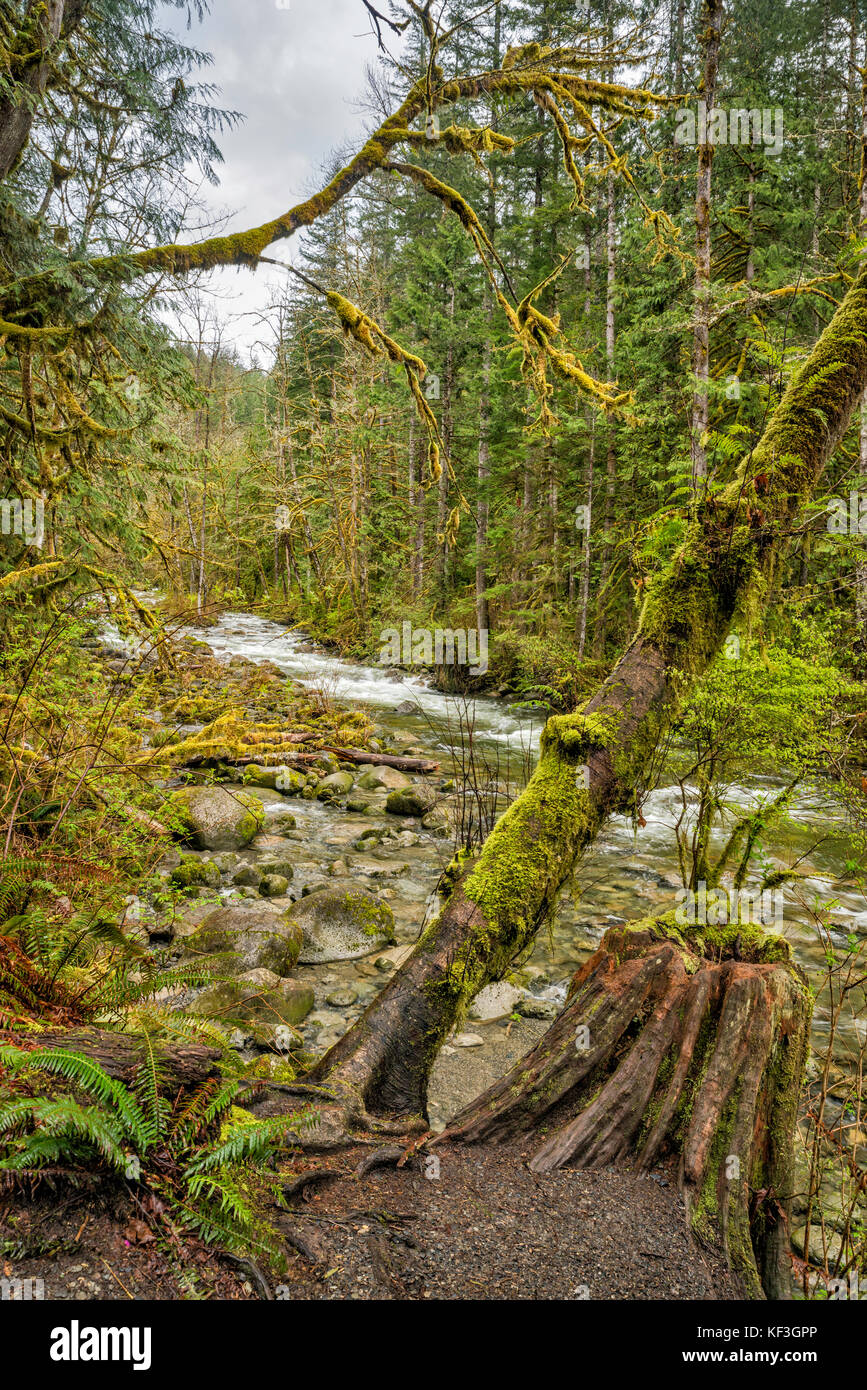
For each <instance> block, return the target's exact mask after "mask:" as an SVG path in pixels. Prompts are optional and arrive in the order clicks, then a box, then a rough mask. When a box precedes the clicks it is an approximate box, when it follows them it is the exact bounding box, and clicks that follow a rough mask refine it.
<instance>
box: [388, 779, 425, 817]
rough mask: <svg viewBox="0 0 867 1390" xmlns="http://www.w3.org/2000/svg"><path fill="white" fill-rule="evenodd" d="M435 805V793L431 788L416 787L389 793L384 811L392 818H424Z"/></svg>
mask: <svg viewBox="0 0 867 1390" xmlns="http://www.w3.org/2000/svg"><path fill="white" fill-rule="evenodd" d="M435 805H436V792H434V791H433V789H432V788H431V787H425V786H418V787H407V788H406V790H404V791H393V792H389V794H388V798H387V800H386V803H385V809H386V811H388V812H389V814H390V815H392V816H426V815H428V813H429V812H430V811H432V810H433V809H434V807H435Z"/></svg>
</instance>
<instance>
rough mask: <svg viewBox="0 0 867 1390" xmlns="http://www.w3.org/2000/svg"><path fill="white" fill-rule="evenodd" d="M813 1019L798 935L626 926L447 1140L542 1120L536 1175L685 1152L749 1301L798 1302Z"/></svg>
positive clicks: (694, 1217) (662, 922) (704, 1222)
mask: <svg viewBox="0 0 867 1390" xmlns="http://www.w3.org/2000/svg"><path fill="white" fill-rule="evenodd" d="M810 1012H811V1006H810V994H809V990H808V988H807V984H806V980H805V978H804V976H803V975H802V973H801V971H800V970H799V969H798V968H797V967H796V966H795V965H793V964H792V962H791V959H790V956H789V948H788V945H787V943H786V942H785V941H782V940H781V939H780V938H778V937H774V936H770V935H765V934H764V933H763V932H762V930H761V928H758V927H754V926H750V925H730V926H728V927H723V928H705V929H703V930H694V929H693V930H691V931H689V932H687V931H684V930H682V929H679V928H678V926H677V923H676V921H675V916H674V914H673V913H671V914H668V915H667V916H665V917H663V918H660V919H649V920H647V921H644V922H640V923H637V924H636V925H633V926H630V927H616V928H613V929H611V930H610V931H608V932H607V933H606V935H605V937H604V939H603V941H602V944H601V946H600V947H599V949H598V950H597V952H596V953H595V955H594V956H592V957H591V959H590V960H589V961H588V962H587V964H586V965H585V966H584V967H583V969H582V970H581V971H579V973H578V974H577V975H576V976H575V979H574V981H573V984H572V989H571V991H570V999H569V1002H568V1003H567V1007H566V1008H565V1010H564V1011H563V1013H562V1014H561V1015H560V1017H559V1018H558V1019H557V1020H556V1022H555V1023H554V1024H553V1025H552V1027H551V1028H549V1030H548V1031H547V1033H545V1034H544V1036H543V1037H542V1038H541V1039H540V1041H539V1042H538V1043H537V1045H536V1046H535V1047H534V1048H533V1049H532V1050H531V1051H530V1052H528V1053H527V1054H526V1056H525V1057H523V1058H522V1059H521V1061H520V1062H518V1063H517V1064H516V1065H515V1066H514V1067H513V1068H512V1070H511V1071H510V1072H509V1073H508V1075H507V1076H505V1077H503V1079H502V1080H501V1081H499V1082H497V1083H496V1085H494V1086H492V1087H491V1088H490V1089H489V1090H488V1091H486V1092H485V1093H484V1095H482V1096H480V1097H479V1098H478V1099H477V1100H475V1101H474V1102H473V1103H472V1104H471V1105H469V1106H468V1107H467V1108H466V1109H465V1110H464V1111H462V1112H461V1114H459V1115H458V1116H456V1118H455V1119H454V1120H453V1121H452V1122H451V1124H450V1125H449V1127H448V1129H447V1130H446V1131H445V1133H444V1134H443V1135H442V1136H441V1137H440V1139H439V1140H438V1141H437V1142H438V1143H442V1142H444V1141H455V1142H457V1141H460V1142H463V1143H502V1142H505V1141H506V1140H509V1139H512V1138H514V1137H515V1136H516V1135H518V1134H522V1133H527V1132H530V1131H533V1130H535V1129H537V1128H538V1127H539V1125H540V1124H541V1123H543V1122H544V1127H545V1135H546V1137H545V1140H544V1142H543V1143H541V1144H540V1147H539V1149H538V1151H537V1152H536V1154H535V1155H534V1157H533V1158H532V1160H531V1162H530V1168H531V1169H532V1170H533V1171H534V1172H537V1173H546V1172H550V1171H551V1170H553V1169H556V1168H562V1167H563V1166H565V1165H570V1166H575V1167H583V1168H599V1167H604V1166H607V1165H609V1164H612V1163H628V1164H630V1166H635V1167H637V1168H639V1169H645V1170H646V1169H648V1168H650V1167H652V1166H653V1165H654V1164H655V1163H657V1162H658V1161H659V1159H660V1158H661V1157H662V1156H663V1155H666V1154H669V1153H671V1152H674V1153H676V1154H677V1155H678V1159H679V1170H678V1178H679V1183H680V1186H681V1189H682V1191H683V1193H684V1196H685V1198H686V1204H687V1210H688V1213H689V1218H690V1222H691V1224H692V1227H693V1230H694V1231H695V1232H696V1234H697V1235H698V1236H699V1237H700V1238H701V1239H702V1240H703V1241H705V1242H707V1243H710V1244H715V1245H718V1246H721V1247H722V1248H723V1249H724V1250H725V1251H726V1253H727V1255H728V1256H729V1259H730V1261H731V1264H732V1267H733V1269H734V1270H735V1272H736V1274H737V1276H738V1278H739V1281H740V1283H741V1285H742V1288H743V1291H744V1293H745V1294H746V1295H747V1296H748V1297H753V1298H755V1297H761V1296H762V1293H763V1292H764V1293H766V1294H767V1296H768V1297H770V1298H780V1297H788V1296H789V1273H790V1271H789V1268H788V1262H787V1258H786V1257H787V1251H788V1216H789V1210H788V1209H789V1202H790V1198H791V1193H792V1172H793V1132H794V1122H795V1112H796V1108H797V1103H798V1095H799V1091H800V1083H801V1079H802V1076H803V1069H804V1064H805V1061H806V1055H807V1045H808V1029H809V1021H810Z"/></svg>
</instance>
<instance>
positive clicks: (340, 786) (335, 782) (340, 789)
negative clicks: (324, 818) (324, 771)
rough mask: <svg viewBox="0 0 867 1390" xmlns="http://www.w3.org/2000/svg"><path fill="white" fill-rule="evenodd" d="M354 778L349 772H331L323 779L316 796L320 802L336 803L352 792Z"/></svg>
mask: <svg viewBox="0 0 867 1390" xmlns="http://www.w3.org/2000/svg"><path fill="white" fill-rule="evenodd" d="M354 783H355V778H354V777H353V775H352V773H351V772H332V773H329V775H328V776H327V777H323V778H322V781H321V782H320V783H319V787H318V790H317V792H316V795H317V796H318V798H319V800H320V801H337V800H339V798H340V797H341V796H348V795H349V793H350V792H351V791H352V788H353V785H354Z"/></svg>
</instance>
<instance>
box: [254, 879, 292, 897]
mask: <svg viewBox="0 0 867 1390" xmlns="http://www.w3.org/2000/svg"><path fill="white" fill-rule="evenodd" d="M259 892H260V893H261V894H262V897H263V898H282V897H283V895H284V894H285V893H288V892H289V880H288V878H286V876H285V874H263V875H262V880H261V882H260V884H259Z"/></svg>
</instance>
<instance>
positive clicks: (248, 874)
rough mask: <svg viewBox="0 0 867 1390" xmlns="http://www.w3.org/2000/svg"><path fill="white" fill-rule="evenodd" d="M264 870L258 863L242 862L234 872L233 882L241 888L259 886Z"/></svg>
mask: <svg viewBox="0 0 867 1390" xmlns="http://www.w3.org/2000/svg"><path fill="white" fill-rule="evenodd" d="M262 872H263V871H262V870H261V869H260V868H259V866H258V864H241V865H240V867H239V868H237V869H236V870H235V872H234V873H233V874H232V882H233V883H235V884H237V885H238V887H239V888H258V887H259V884H260V883H261V881H262Z"/></svg>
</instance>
